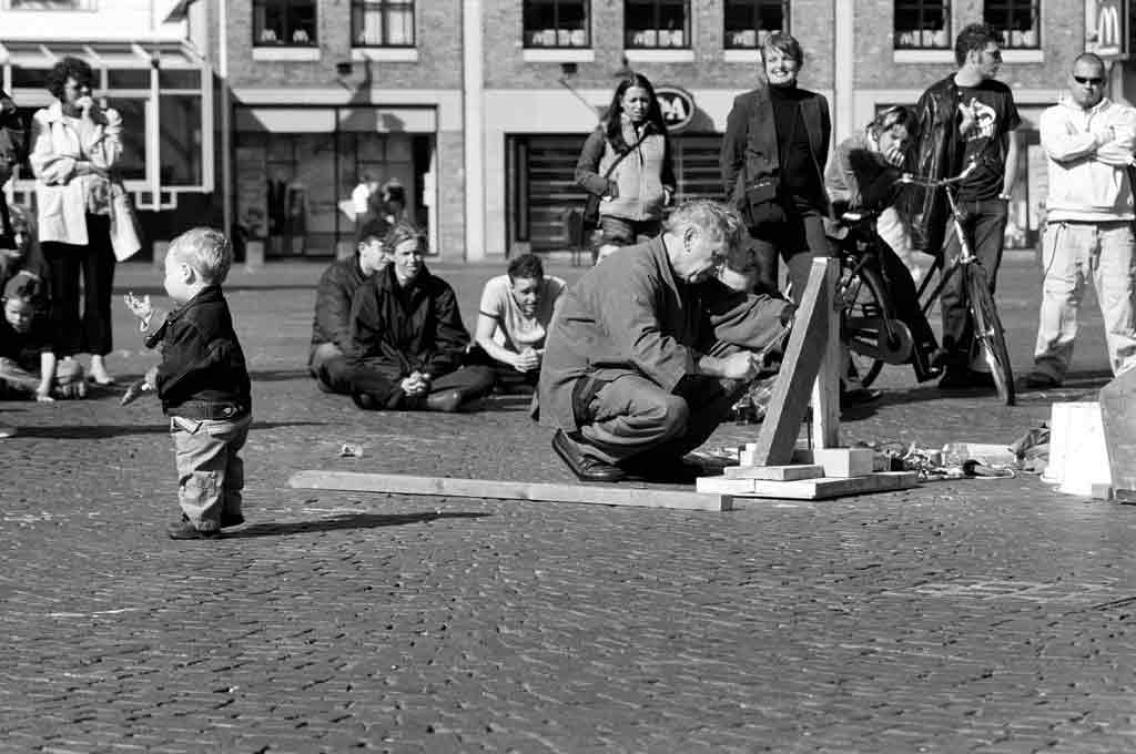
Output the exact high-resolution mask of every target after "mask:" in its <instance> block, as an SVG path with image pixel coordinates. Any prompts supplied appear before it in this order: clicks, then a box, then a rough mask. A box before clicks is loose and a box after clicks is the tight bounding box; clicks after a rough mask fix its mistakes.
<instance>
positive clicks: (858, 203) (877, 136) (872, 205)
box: [824, 106, 942, 382]
mask: <svg viewBox="0 0 1136 754" xmlns="http://www.w3.org/2000/svg"><path fill="white" fill-rule="evenodd" d="M916 125H917V124H916V122H915V114H914V113H913V112H912V111H911V110H909V109H908V108H906V107H902V106H897V107H889V108H887V109H886V110H884V111H883V112H881V113H880V114H879V115H877V116H876V118H875V119H874V120H873V121H872V122H871V123H869V124H868V126H867V127H866V128H865V129H864V130H863V131H862V132H860V133H858V134H854V135H852V136H850V137H848V138H847V139H845V140H844V141H842V142H841V143H840V144H839V145H838V146H837V148H836V152H835V154H834V155H833V159H832V160H830V161H829V163H828V168H827V169H826V170H825V174H824V178H825V187H826V189H827V190H828V197H829V199H830V200H831V201H832V204H833V209H834V213H835V214H836V215H837V216H838V217H839V216H840V214H841V213H842V212H844V211H847V210H852V211H855V210H861V209H864V210H871V211H878V212H879V215H878V217H877V219H876V234H877V236H878V237H879V240H880V241H881V242H882V243H881V244H880V245H879V246H878V247H877V250H878V259H879V261H880V273H881V274H882V275H883V277H884V281H885V282H886V283H887V287H888V293H889V294H890V296H891V299H892V302H893V303H894V304H895V309H896V315H897V316H898V318H899V320H900V321H901V322H903V323H904V324H905V325H907V328H908V330H910V331H911V337H912V342H913V346H912V349H911V359H910V362H911V364H912V365H913V367H914V369H915V376H916V379H918V380H919V381H920V382H925V381H927V380H931V379H935V378H937V377H939V376H941V375H942V369H941V368H939V367H937V366H935V365H934V364H933V360H934V359H935V356H936V353H937V352H938V348H939V343H938V340H936V338H935V333H934V331H933V330H932V329H931V324H930V323H929V322H928V321H927V317H926V316H925V315H924V314H923V310H922V308H921V307H920V306H919V292H918V291H917V290H916V288H915V282H916V277H915V274H914V273H913V272H912V269H913V268H914V270H916V271H918V270H919V269H920V266H919V265H918V263H916V262H915V261H914V258H915V254H916V253H917V252H916V251H915V250H914V249H913V248H912V245H911V235H910V233H909V231H908V229H907V224H906V220H904V219H903V218H902V217H901V216H900V214H899V212H898V211H897V210H896V209H895V208H894V207H893V206H892V203H893V202H894V200H895V197H896V195H897V189H898V188H899V187H898V186H897V184H896V179H897V178H899V176H900V173H901V171H900V168H899V166H900V165H901V164H902V161H903V155H904V153H905V151H906V149H907V146H908V144H909V143H910V140H911V139H912V137H914V135H915V133H914V131H915V127H916Z"/></svg>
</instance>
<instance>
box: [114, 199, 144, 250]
mask: <svg viewBox="0 0 1136 754" xmlns="http://www.w3.org/2000/svg"><path fill="white" fill-rule="evenodd" d="M141 235H142V232H141V228H140V227H139V225H138V216H137V215H136V214H134V202H133V201H131V199H130V194H129V193H128V192H127V190H126V187H125V186H123V185H122V184H121V183H119V182H117V181H116V182H114V183H111V186H110V243H111V246H113V247H114V256H115V258H116V259H118V261H120V262H122V261H125V260H127V259H130V257H132V256H134V255H135V254H137V253H138V252H139V251H140V250H141V249H142V239H141Z"/></svg>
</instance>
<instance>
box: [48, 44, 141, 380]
mask: <svg viewBox="0 0 1136 754" xmlns="http://www.w3.org/2000/svg"><path fill="white" fill-rule="evenodd" d="M94 78H95V77H94V71H92V70H91V66H90V65H88V64H87V62H86V61H84V60H81V59H79V58H74V57H65V58H63V59H62V60H60V61H59V62H58V63H56V64H55V66H54V67H53V68H52V69H51V70H50V71H49V72H48V74H47V89H48V91H49V92H51V94H52V96H54V97H55V99H56V101H55V102H54V103H53V104H52V105H50V106H49V107H46V108H43V109H42V110H38V111H36V114H35V116H34V117H33V118H32V148H31V155H30V157H29V162H31V166H32V172H33V173H35V177H36V210H37V216H38V221H39V240H40V245H41V248H42V250H43V256H44V259H45V260H46V262H47V265H48V267H49V269H50V271H51V276H50V287H51V321H52V329H53V330H54V332H53V333H52V336H53V342H54V344H55V348H56V355H57V356H63V357H65V358H70V357H72V356H74V355H76V354H80V353H89V354H91V368H90V378H91V379H92V380H94V381H95V382H96V383H98V384H100V385H109V384H111V383H113V382H114V378H113V377H111V376H110V375H109V374H108V373H107V371H106V364H105V363H104V357H105V356H106V355H107V354H109V353H110V351H111V342H112V341H111V308H110V294H111V287H112V286H113V284H114V266H115V262H116V259H115V256H114V248H113V247H112V246H111V239H110V214H111V193H110V171H111V169H112V168H113V167H114V165H115V163H116V162H117V161H118V158H119V155H120V154H121V153H122V141H121V132H122V118H121V116H119V114H118V112H117V111H115V110H112V109H110V108H106V109H104V108H102V107H100V106H99V104H98V103H97V102H95V100H94V98H93V97H92V96H91V87H92V85H93V83H94ZM80 280H82V286H81V287H82V304H83V307H82V313H81V314H80V310H79V302H80Z"/></svg>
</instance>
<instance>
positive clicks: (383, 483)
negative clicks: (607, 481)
mask: <svg viewBox="0 0 1136 754" xmlns="http://www.w3.org/2000/svg"><path fill="white" fill-rule="evenodd" d="M288 484H289V485H291V486H292V487H298V488H303V489H315V490H347V491H352V492H389V493H393V494H398V495H439V496H444V497H478V498H491V499H495V500H533V501H541V502H549V503H594V504H597V505H629V506H635V507H639V508H678V509H682V510H699V511H728V510H730V507H731V506H730V497H729V496H728V495H721V494H717V493H700V492H696V491H693V490H691V491H689V492H688V491H685V490H668V489H654V488H650V487H633V486H631V485H619V486H616V485H592V484H557V483H547V482H510V481H503V480H498V479H459V478H453V477H436V476H409V475H406V474H378V473H363V472H358V471H297V472H296V473H295V474H293V475H292V478H291V479H289V480H288Z"/></svg>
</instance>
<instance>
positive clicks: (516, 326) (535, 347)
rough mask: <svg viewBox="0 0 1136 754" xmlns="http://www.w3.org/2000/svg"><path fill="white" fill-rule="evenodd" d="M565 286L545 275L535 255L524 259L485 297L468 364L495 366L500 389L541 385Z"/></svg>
mask: <svg viewBox="0 0 1136 754" xmlns="http://www.w3.org/2000/svg"><path fill="white" fill-rule="evenodd" d="M564 288H565V284H564V281H563V280H561V279H560V278H558V277H555V276H552V275H545V274H544V265H543V264H541V261H540V257H538V256H537V255H536V254H522V255H520V256H519V257H517V258H516V259H514V260H513V261H512V262H510V263H509V268H508V270H507V272H506V274H504V275H498V276H497V277H495V278H491V279H490V280H489V282H487V283H486V284H485V289H484V290H483V291H482V293H481V307H480V309H479V311H478V315H477V332H476V333H475V334H474V340H475V343H474V346H473V348H472V349H471V351H470V355H469V359H468V363H474V364H484V365H487V366H492V367H493V368H494V369H495V371H496V375H497V385H498V387H507V386H509V387H511V386H512V385H514V384H517V383H520V384H525V385H529V386H530V387H535V386H536V381H537V378H538V377H539V376H540V361H541V358H542V356H543V355H544V337H545V335H546V333H547V332H548V326H549V324H550V323H551V322H552V313H553V311H554V309H555V307H556V302H557V301H558V300H559V299H560V294H562V293H563V292H564Z"/></svg>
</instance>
